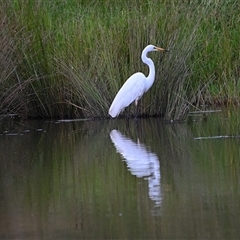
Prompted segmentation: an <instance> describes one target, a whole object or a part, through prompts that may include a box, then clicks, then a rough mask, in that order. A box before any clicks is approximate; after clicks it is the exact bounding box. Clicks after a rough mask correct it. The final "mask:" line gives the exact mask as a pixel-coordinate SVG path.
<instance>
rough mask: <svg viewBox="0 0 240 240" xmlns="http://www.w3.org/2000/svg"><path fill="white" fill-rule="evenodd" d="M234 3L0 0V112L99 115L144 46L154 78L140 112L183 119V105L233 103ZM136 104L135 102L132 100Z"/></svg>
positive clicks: (237, 27)
mask: <svg viewBox="0 0 240 240" xmlns="http://www.w3.org/2000/svg"><path fill="white" fill-rule="evenodd" d="M238 9H239V3H238V1H236V0H229V1H224V2H220V1H211V0H210V1H209V0H208V1H204V0H202V1H164V0H161V1H157V0H151V1H150V0H148V1H143V0H142V1H130V2H129V1H127V0H123V1H107V0H105V1H104V0H101V1H100V0H98V1H87V0H84V1H83V0H82V1H80V0H78V1H77V0H72V1H66V0H65V1H64V0H56V1H43V0H42V1H41V0H40V1H33V0H27V1H20V0H18V1H17V0H15V1H9V2H6V1H3V0H0V26H1V28H0V46H1V51H0V93H1V94H0V113H1V114H8V113H17V114H20V115H22V116H23V117H43V118H63V117H69V118H74V117H81V118H87V117H106V116H107V113H108V108H109V106H110V104H111V101H112V100H113V98H114V96H115V94H116V93H117V91H118V89H119V88H120V87H121V85H122V84H123V83H124V81H125V80H126V79H127V78H128V77H129V76H130V75H131V74H133V73H134V72H136V71H142V72H144V73H145V74H147V73H148V69H147V67H146V66H144V64H143V63H142V62H141V59H140V55H141V51H142V49H143V48H144V47H145V46H146V45H147V44H150V43H151V44H155V45H158V46H160V47H164V48H169V49H171V51H170V52H169V53H166V54H157V53H153V54H149V56H151V57H152V59H153V60H154V62H155V67H156V80H155V83H154V85H153V87H152V88H151V89H150V90H149V92H147V93H146V94H145V95H144V96H143V98H142V101H141V107H140V108H141V112H140V113H141V114H142V115H148V116H151V115H159V116H162V117H163V118H164V119H166V120H170V119H174V120H181V119H183V118H184V117H185V116H186V114H187V112H188V110H189V108H191V107H192V106H196V107H199V106H200V105H205V104H214V103H219V104H223V103H229V102H234V103H237V104H238V103H239V92H240V91H239V90H240V89H239V88H240V85H239V83H238V82H239V73H240V71H239V69H240V62H239V59H240V56H239V55H240V54H239V52H240V51H239V32H240V24H239V21H240V16H239V11H238ZM130 111H132V112H133V111H134V108H133V107H132V108H130Z"/></svg>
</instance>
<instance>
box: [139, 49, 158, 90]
mask: <svg viewBox="0 0 240 240" xmlns="http://www.w3.org/2000/svg"><path fill="white" fill-rule="evenodd" d="M142 61H143V62H144V63H145V64H147V65H148V67H149V74H148V76H147V81H146V90H145V91H147V90H148V89H149V88H150V87H151V86H152V85H153V82H154V79H155V66H154V63H153V61H152V59H150V58H148V57H147V53H146V52H145V51H143V53H142Z"/></svg>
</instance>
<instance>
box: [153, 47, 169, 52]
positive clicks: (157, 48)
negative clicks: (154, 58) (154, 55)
mask: <svg viewBox="0 0 240 240" xmlns="http://www.w3.org/2000/svg"><path fill="white" fill-rule="evenodd" d="M155 49H156V50H157V51H166V52H169V50H168V49H164V48H160V47H155Z"/></svg>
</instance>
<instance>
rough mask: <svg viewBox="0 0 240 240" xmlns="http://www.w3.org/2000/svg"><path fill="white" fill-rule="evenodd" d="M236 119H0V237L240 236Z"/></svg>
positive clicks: (227, 114) (231, 115) (239, 120)
mask: <svg viewBox="0 0 240 240" xmlns="http://www.w3.org/2000/svg"><path fill="white" fill-rule="evenodd" d="M239 116H240V112H239V111H236V110H233V111H232V110H231V111H228V110H224V111H222V112H217V113H211V114H208V115H206V116H193V117H191V118H189V120H188V121H187V122H186V123H178V124H163V123H161V121H160V120H159V119H157V118H155V119H141V120H139V123H138V126H136V125H135V123H134V122H133V121H129V122H127V121H126V120H124V119H120V120H105V121H88V122H83V121H73V122H57V121H44V122H40V121H23V120H17V121H12V120H9V121H7V122H2V123H1V125H0V130H1V131H0V133H1V135H0V239H234V238H235V239H236V238H240V228H239V227H240V217H239V216H240V177H239V170H240V147H239V145H240V138H238V136H239V135H240V133H239V124H240V117H239ZM233 135H234V136H236V137H230V136H233ZM204 137H207V138H204ZM211 137H217V138H211ZM199 138H200V139H199ZM201 138H203V139H201Z"/></svg>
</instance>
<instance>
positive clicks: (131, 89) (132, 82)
mask: <svg viewBox="0 0 240 240" xmlns="http://www.w3.org/2000/svg"><path fill="white" fill-rule="evenodd" d="M153 51H168V50H167V49H163V48H160V47H156V46H154V45H148V46H146V47H145V48H144V49H143V51H142V55H141V58H142V61H143V62H144V63H145V64H147V65H148V67H149V74H148V76H147V77H146V76H145V75H144V74H143V73H141V72H137V73H134V74H133V75H132V76H130V77H129V78H128V79H127V81H126V82H125V83H124V84H123V86H122V87H121V88H120V90H119V91H118V93H117V95H116V96H115V98H114V100H113V102H112V105H111V107H110V109H109V112H108V113H109V115H111V117H113V118H115V117H117V116H118V115H119V114H120V113H121V112H122V111H123V110H124V109H125V108H126V107H128V106H129V105H130V104H131V103H132V102H133V101H135V105H136V108H137V104H138V100H139V99H140V98H141V97H142V95H143V94H144V93H145V92H147V91H148V89H149V88H150V87H151V86H152V85H153V82H154V80H155V66H154V63H153V61H152V59H150V58H149V57H147V54H148V53H149V52H153Z"/></svg>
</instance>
